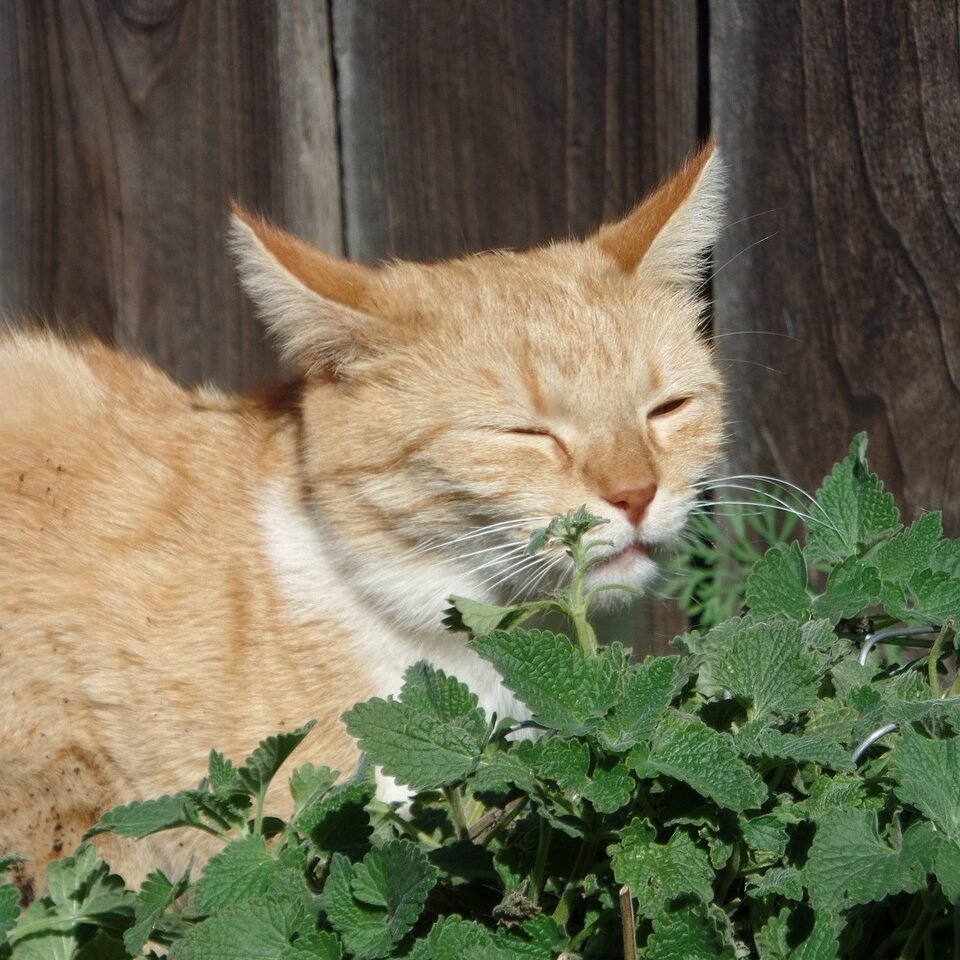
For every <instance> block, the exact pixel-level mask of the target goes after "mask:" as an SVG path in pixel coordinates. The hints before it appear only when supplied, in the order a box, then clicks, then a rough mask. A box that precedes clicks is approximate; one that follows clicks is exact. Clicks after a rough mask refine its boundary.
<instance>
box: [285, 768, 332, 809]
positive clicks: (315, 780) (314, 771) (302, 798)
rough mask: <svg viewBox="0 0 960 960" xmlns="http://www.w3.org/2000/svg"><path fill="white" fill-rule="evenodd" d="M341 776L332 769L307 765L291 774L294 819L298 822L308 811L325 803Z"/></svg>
mask: <svg viewBox="0 0 960 960" xmlns="http://www.w3.org/2000/svg"><path fill="white" fill-rule="evenodd" d="M339 776H340V774H339V772H338V771H336V770H331V769H330V767H317V766H314V765H313V764H312V763H306V764H304V765H303V766H302V767H298V768H297V769H296V770H294V771H293V773H291V774H290V796H291V797H293V804H294V808H293V817H291V820H293V821H297V820H298V819H299V818H301V817H302V816H303V815H304V814H305V813H306V811H308V810H310V809H312V808H313V807H315V806H316V805H317V804H319V803H321V802H322V801H323V798H324V797H325V796H327V794H328V793H329V792H330V789H331V787H332V786H333V785H334V784H335V783H336V782H337V777H339Z"/></svg>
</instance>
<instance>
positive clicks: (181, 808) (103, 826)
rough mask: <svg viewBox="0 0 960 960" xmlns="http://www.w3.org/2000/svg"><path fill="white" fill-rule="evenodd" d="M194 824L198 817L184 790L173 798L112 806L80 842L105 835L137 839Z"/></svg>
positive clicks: (191, 797)
mask: <svg viewBox="0 0 960 960" xmlns="http://www.w3.org/2000/svg"><path fill="white" fill-rule="evenodd" d="M197 822H199V817H198V814H197V805H196V803H195V802H194V800H193V794H192V792H190V791H184V792H183V793H177V794H174V795H173V796H164V797H157V798H156V799H154V800H138V801H135V802H133V803H128V804H124V805H123V806H119V807H114V808H113V809H112V810H108V811H107V812H106V813H105V814H103V816H102V817H100V820H99V821H98V822H97V823H96V824H95V825H94V826H92V827H91V828H90V829H89V830H88V831H87V832H86V833H85V834H84V839H89V838H90V837H93V836H96V835H97V834H98V833H108V832H109V833H116V834H118V835H119V836H121V837H135V838H136V839H141V838H142V837H147V836H149V835H150V834H152V833H159V832H160V831H161V830H170V829H172V828H173V827H185V826H190V825H191V824H196V823H197Z"/></svg>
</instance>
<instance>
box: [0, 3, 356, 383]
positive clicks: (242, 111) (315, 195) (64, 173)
mask: <svg viewBox="0 0 960 960" xmlns="http://www.w3.org/2000/svg"><path fill="white" fill-rule="evenodd" d="M327 22H328V17H327V10H326V6H325V3H324V2H323V0H292V2H291V0H285V2H284V3H283V4H281V5H276V4H260V3H246V2H243V0H218V2H216V3H210V2H201V0H109V2H108V0H71V2H70V3H60V2H57V0H11V2H9V3H5V4H3V5H2V6H0V38H2V39H0V43H2V45H3V46H2V50H3V57H2V65H0V70H2V71H3V72H2V74H0V89H2V90H3V91H4V92H3V93H2V94H0V103H2V106H0V142H3V143H4V144H5V145H12V149H7V148H5V150H4V151H3V155H2V156H0V309H2V310H4V311H22V312H25V313H29V314H34V315H35V314H42V315H44V316H45V317H46V318H48V320H53V321H55V322H58V323H59V324H60V325H61V326H63V327H66V328H67V329H70V330H78V329H91V330H94V331H96V332H97V333H98V334H99V335H101V336H103V337H104V338H106V339H108V340H110V341H114V342H116V343H118V344H120V345H122V346H124V347H128V348H131V349H134V350H137V351H141V352H145V353H146V354H148V355H149V356H151V357H152V358H153V359H155V360H156V361H157V362H159V363H160V364H161V365H162V366H164V367H165V368H167V369H168V370H170V371H171V372H173V373H174V374H175V375H176V376H178V377H179V378H181V379H182V380H185V381H188V382H196V381H199V380H208V379H212V380H215V381H217V382H219V383H221V384H223V385H226V386H232V387H247V386H250V385H251V384H253V383H256V382H257V381H259V380H260V379H262V378H263V377H264V376H265V375H267V374H269V373H270V372H271V371H272V370H273V369H274V362H273V360H272V355H271V353H270V351H269V350H268V349H266V348H265V346H264V342H263V337H262V333H261V329H260V327H259V325H258V323H257V321H256V320H255V318H254V317H253V316H252V312H251V310H250V308H249V306H248V304H247V303H246V301H245V299H244V298H243V297H242V296H241V294H240V291H239V288H238V286H237V283H236V280H235V277H234V273H233V266H232V263H231V261H230V257H229V253H228V252H227V250H226V246H225V236H224V229H225V226H226V210H227V201H228V199H229V198H230V197H231V196H237V197H239V199H240V200H241V201H242V202H244V203H246V204H248V205H250V206H253V207H256V208H259V209H262V210H264V211H265V212H267V213H269V214H272V215H274V216H276V217H277V218H278V219H281V220H283V219H290V220H292V221H293V222H294V225H295V226H297V227H298V228H300V229H301V230H302V231H303V232H305V233H308V234H309V235H311V236H313V237H314V238H316V239H318V240H320V241H321V242H324V243H325V244H326V245H327V246H328V247H329V248H333V249H337V250H339V247H340V198H339V190H338V162H337V156H336V151H335V149H334V150H331V148H330V144H331V143H335V139H336V135H335V131H336V125H335V111H334V106H333V94H332V82H331V79H332V78H331V62H330V52H329V43H328V36H327ZM281 46H283V47H284V49H283V55H282V56H281V55H280V50H281ZM288 214H289V217H288V216H287V215H288Z"/></svg>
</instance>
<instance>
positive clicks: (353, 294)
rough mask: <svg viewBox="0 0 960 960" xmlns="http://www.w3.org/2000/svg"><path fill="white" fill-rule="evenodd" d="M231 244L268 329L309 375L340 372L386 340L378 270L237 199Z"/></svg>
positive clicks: (244, 286)
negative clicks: (377, 300)
mask: <svg viewBox="0 0 960 960" xmlns="http://www.w3.org/2000/svg"><path fill="white" fill-rule="evenodd" d="M232 209H233V215H232V217H231V223H230V245H231V247H232V249H233V252H234V255H235V256H236V259H237V272H238V274H239V276H240V282H241V283H242V284H243V288H244V290H246V292H247V295H248V296H249V297H250V299H251V300H253V302H254V304H255V305H256V307H257V311H258V313H259V314H260V317H261V319H262V320H263V321H264V323H265V324H266V326H267V329H268V330H269V331H270V332H271V333H272V334H273V335H274V336H275V337H276V338H277V341H278V342H279V344H280V349H281V351H282V353H283V355H284V357H286V358H287V359H289V360H292V361H293V362H294V363H296V364H297V365H298V367H300V369H302V370H304V371H306V372H307V373H315V374H324V375H327V376H333V377H336V376H338V375H340V373H341V371H342V370H343V368H345V367H347V366H349V364H350V363H351V362H352V361H355V360H357V359H360V358H362V357H364V356H369V355H370V354H371V353H372V352H374V351H376V350H377V349H378V348H379V347H380V346H381V345H382V344H383V343H384V342H385V340H386V339H387V325H386V323H385V322H384V321H383V320H382V319H380V318H379V317H377V316H376V315H374V314H373V313H371V312H369V310H368V307H369V305H370V301H371V292H372V289H373V286H374V282H375V279H376V275H377V271H376V269H375V268H373V267H367V266H364V265H363V264H361V263H354V262H353V261H350V260H343V259H340V258H338V257H333V256H331V255H330V254H328V253H324V252H323V251H322V250H319V249H317V248H316V247H314V246H312V245H311V244H309V243H305V242H304V241H303V240H299V239H298V238H297V237H294V236H292V235H291V234H289V233H285V232H284V231H283V230H280V229H278V228H277V227H274V226H272V225H271V224H269V223H267V222H266V221H265V220H263V219H261V218H260V217H257V216H254V215H253V214H251V213H249V212H248V211H246V210H243V209H242V208H241V207H239V206H237V205H236V204H233V205H232Z"/></svg>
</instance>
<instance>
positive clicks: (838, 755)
mask: <svg viewBox="0 0 960 960" xmlns="http://www.w3.org/2000/svg"><path fill="white" fill-rule="evenodd" d="M734 743H735V744H736V746H737V749H738V750H739V751H740V752H741V753H742V754H743V755H744V756H745V757H770V759H772V760H790V761H793V762H795V763H815V764H818V765H819V766H822V767H828V768H829V769H831V770H837V771H842V772H846V771H850V770H853V761H852V760H851V759H850V751H849V750H847V749H846V748H845V747H844V746H843V745H842V744H840V743H838V742H837V741H836V740H834V739H832V738H831V737H824V736H818V735H813V734H806V733H804V734H801V735H797V734H793V733H781V732H780V731H779V730H777V729H776V728H774V727H760V726H758V721H754V722H753V723H749V724H746V725H744V726H743V727H741V728H740V730H739V731H738V732H737V735H736V737H735V738H734Z"/></svg>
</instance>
